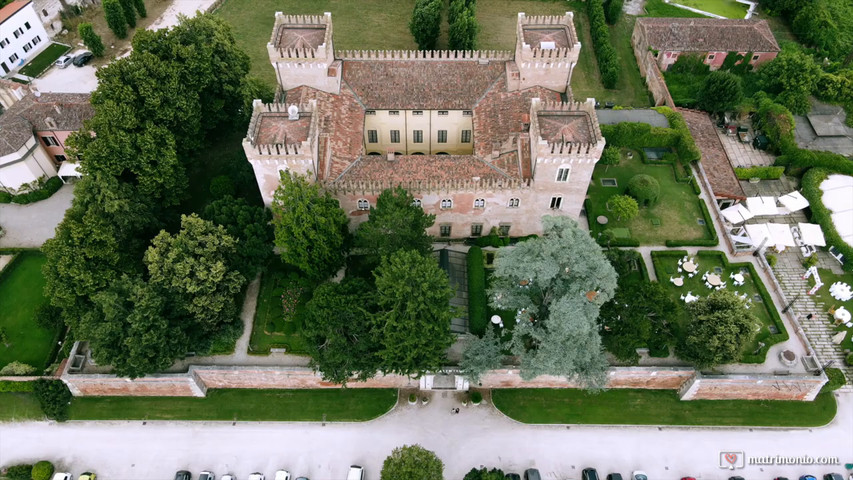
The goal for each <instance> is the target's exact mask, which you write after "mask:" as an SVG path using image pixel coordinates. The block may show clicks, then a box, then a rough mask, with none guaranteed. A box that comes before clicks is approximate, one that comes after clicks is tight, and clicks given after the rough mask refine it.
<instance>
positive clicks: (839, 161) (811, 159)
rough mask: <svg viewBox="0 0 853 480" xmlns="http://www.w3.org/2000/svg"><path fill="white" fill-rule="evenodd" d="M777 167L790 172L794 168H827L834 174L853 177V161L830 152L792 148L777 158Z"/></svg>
mask: <svg viewBox="0 0 853 480" xmlns="http://www.w3.org/2000/svg"><path fill="white" fill-rule="evenodd" d="M776 165H783V166H785V167H787V168H788V169H789V170H790V169H794V168H815V167H816V168H825V169H827V170H829V171H830V172H832V173H842V174H845V175H853V161H850V160H848V159H847V158H846V157H845V156H843V155H839V154H837V153H830V152H813V151H811V150H805V149H802V148H790V149H788V150H787V151H786V152H785V154H784V155H782V156H780V157H778V158H776Z"/></svg>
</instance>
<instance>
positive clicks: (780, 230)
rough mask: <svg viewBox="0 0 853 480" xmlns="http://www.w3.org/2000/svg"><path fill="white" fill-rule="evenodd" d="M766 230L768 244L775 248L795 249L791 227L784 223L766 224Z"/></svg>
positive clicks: (795, 244) (795, 243)
mask: <svg viewBox="0 0 853 480" xmlns="http://www.w3.org/2000/svg"><path fill="white" fill-rule="evenodd" d="M767 230H769V231H770V242H771V243H772V244H773V245H776V246H780V245H781V246H785V247H796V246H797V242H795V241H794V235H792V234H791V227H790V226H789V225H786V224H784V223H768V224H767Z"/></svg>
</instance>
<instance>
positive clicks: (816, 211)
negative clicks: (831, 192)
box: [802, 168, 853, 272]
mask: <svg viewBox="0 0 853 480" xmlns="http://www.w3.org/2000/svg"><path fill="white" fill-rule="evenodd" d="M827 176H829V172H828V171H827V170H825V169H822V168H812V169H811V170H809V171H808V172H806V174H805V175H803V183H802V187H803V190H802V192H803V196H804V197H806V199H807V200H808V201H809V208H810V209H811V212H812V216H811V221H812V222H813V223H817V224H819V225H820V228H821V229H822V230H823V234H824V236H826V241H827V245H829V246H834V247H835V248H837V249H838V251H840V252H841V253H842V254H843V255H844V258H845V259H846V261H845V262H844V266H843V268H844V270H846V271H848V272H849V271H853V260H851V259H853V247H851V246H850V245H848V244H847V242H845V241H844V240H842V239H841V236H840V235H839V234H838V230H836V229H835V224H834V223H832V217H831V214H832V212H830V211H829V209H828V208H826V206H825V205H824V204H823V201H822V200H821V197H822V196H823V192H822V191H821V189H820V184H821V182H823V181H824V180H826V177H827Z"/></svg>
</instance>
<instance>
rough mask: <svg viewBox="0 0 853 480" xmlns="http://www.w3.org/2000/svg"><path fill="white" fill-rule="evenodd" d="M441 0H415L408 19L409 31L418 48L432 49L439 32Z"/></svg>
mask: <svg viewBox="0 0 853 480" xmlns="http://www.w3.org/2000/svg"><path fill="white" fill-rule="evenodd" d="M443 5H444V2H442V1H441V0H417V2H415V9H414V10H413V11H412V19H411V20H410V21H409V31H410V32H411V33H412V36H413V37H415V43H417V44H418V49H419V50H433V49H434V48H435V43H436V42H437V41H438V35H439V33H441V9H442V6H443Z"/></svg>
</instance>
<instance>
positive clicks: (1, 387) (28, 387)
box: [0, 380, 34, 393]
mask: <svg viewBox="0 0 853 480" xmlns="http://www.w3.org/2000/svg"><path fill="white" fill-rule="evenodd" d="M33 385H34V384H33V382H16V381H14V380H2V381H0V393H22V392H32V391H33Z"/></svg>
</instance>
